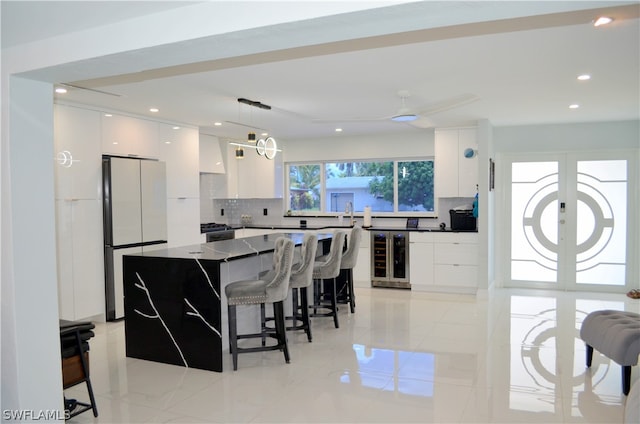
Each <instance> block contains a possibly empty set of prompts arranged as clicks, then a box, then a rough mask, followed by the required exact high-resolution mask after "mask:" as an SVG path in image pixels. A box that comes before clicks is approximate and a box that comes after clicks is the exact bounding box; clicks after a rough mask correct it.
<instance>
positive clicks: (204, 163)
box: [200, 134, 225, 174]
mask: <svg viewBox="0 0 640 424" xmlns="http://www.w3.org/2000/svg"><path fill="white" fill-rule="evenodd" d="M224 171H225V169H224V160H223V159H222V152H221V150H220V141H219V140H218V137H215V136H212V135H208V134H200V172H207V173H212V174H224Z"/></svg>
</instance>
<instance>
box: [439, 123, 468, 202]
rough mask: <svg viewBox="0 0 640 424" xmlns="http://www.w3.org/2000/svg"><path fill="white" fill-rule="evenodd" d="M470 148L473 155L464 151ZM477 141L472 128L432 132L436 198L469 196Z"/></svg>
mask: <svg viewBox="0 0 640 424" xmlns="http://www.w3.org/2000/svg"><path fill="white" fill-rule="evenodd" d="M467 149H472V150H473V152H474V155H473V157H470V158H469V157H466V156H465V150H467ZM477 149H478V141H477V139H476V130H475V128H455V129H442V130H436V131H435V156H436V164H435V166H436V168H435V191H436V197H473V196H475V195H476V184H477V183H478V157H477V154H475V153H476V151H477Z"/></svg>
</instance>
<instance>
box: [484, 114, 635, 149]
mask: <svg viewBox="0 0 640 424" xmlns="http://www.w3.org/2000/svg"><path fill="white" fill-rule="evenodd" d="M493 141H494V144H495V150H496V152H498V153H507V152H557V151H574V150H602V149H638V148H640V121H620V122H589V123H575V124H554V125H525V126H519V127H496V128H494V130H493Z"/></svg>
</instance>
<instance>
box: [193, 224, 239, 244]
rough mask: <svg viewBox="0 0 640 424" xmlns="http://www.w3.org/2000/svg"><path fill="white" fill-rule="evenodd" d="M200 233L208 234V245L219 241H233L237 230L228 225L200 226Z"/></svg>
mask: <svg viewBox="0 0 640 424" xmlns="http://www.w3.org/2000/svg"><path fill="white" fill-rule="evenodd" d="M200 233H203V234H206V236H207V237H206V240H207V243H211V242H213V241H219V240H231V239H233V238H235V237H236V232H235V230H234V229H233V228H231V227H229V226H228V225H226V224H215V223H208V224H200Z"/></svg>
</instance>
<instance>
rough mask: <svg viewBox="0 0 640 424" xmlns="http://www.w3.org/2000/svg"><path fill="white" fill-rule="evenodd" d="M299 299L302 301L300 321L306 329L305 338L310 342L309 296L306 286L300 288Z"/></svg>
mask: <svg viewBox="0 0 640 424" xmlns="http://www.w3.org/2000/svg"><path fill="white" fill-rule="evenodd" d="M300 297H301V299H300V301H301V302H302V323H303V324H304V327H305V330H306V331H307V340H309V342H311V338H312V337H311V319H309V297H308V292H307V287H303V288H302V289H300Z"/></svg>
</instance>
